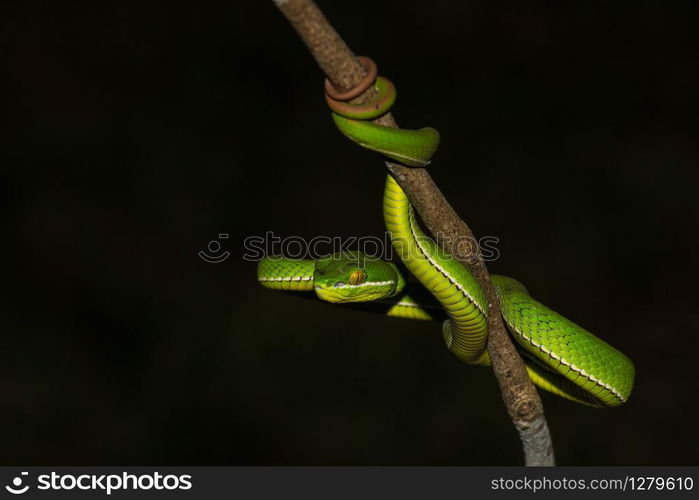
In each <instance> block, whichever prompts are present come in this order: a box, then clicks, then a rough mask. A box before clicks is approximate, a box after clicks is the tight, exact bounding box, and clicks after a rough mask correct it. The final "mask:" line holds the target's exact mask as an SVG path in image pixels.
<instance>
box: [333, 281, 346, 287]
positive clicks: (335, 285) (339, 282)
mask: <svg viewBox="0 0 699 500" xmlns="http://www.w3.org/2000/svg"><path fill="white" fill-rule="evenodd" d="M333 286H334V287H335V288H340V287H343V286H345V282H344V281H338V282H337V283H335V284H334V285H333Z"/></svg>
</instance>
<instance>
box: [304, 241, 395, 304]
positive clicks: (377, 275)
mask: <svg viewBox="0 0 699 500" xmlns="http://www.w3.org/2000/svg"><path fill="white" fill-rule="evenodd" d="M313 283H314V288H315V292H316V295H318V298H320V299H322V300H325V301H327V302H334V303H338V304H339V303H345V302H369V301H372V300H379V299H383V298H386V297H391V296H393V295H395V294H397V293H399V292H400V291H401V290H402V289H403V287H404V286H405V280H404V279H403V276H402V275H401V273H400V271H398V268H397V267H396V266H395V264H392V263H390V262H386V261H383V260H380V259H378V258H375V257H369V256H367V255H365V254H363V253H361V252H339V253H336V254H333V255H330V256H328V257H324V258H323V259H320V260H319V261H318V262H316V268H315V273H314V274H313Z"/></svg>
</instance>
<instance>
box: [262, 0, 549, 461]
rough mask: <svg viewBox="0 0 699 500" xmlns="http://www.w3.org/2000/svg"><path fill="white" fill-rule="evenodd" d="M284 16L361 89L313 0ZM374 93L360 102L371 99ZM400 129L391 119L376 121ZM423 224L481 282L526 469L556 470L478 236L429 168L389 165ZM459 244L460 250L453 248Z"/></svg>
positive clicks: (351, 61)
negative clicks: (550, 468)
mask: <svg viewBox="0 0 699 500" xmlns="http://www.w3.org/2000/svg"><path fill="white" fill-rule="evenodd" d="M274 2H275V4H276V5H277V7H279V10H281V11H282V13H283V14H284V15H285V16H286V18H287V19H288V20H289V22H290V23H291V25H292V26H293V27H294V29H295V30H296V31H297V33H298V34H299V35H300V36H301V39H302V40H303V41H304V43H305V44H306V46H307V47H308V49H309V50H310V52H311V54H312V55H313V57H314V58H315V60H316V61H317V63H318V65H319V66H320V68H321V69H322V70H323V72H324V73H325V75H326V76H327V77H328V79H330V81H331V82H332V83H333V84H334V86H335V88H337V89H338V90H346V89H350V88H352V87H353V86H354V85H356V84H357V83H358V82H359V81H360V80H361V78H362V77H363V76H364V68H363V67H362V66H361V64H360V63H359V62H357V60H356V58H355V56H354V54H353V53H352V51H350V49H349V47H348V46H347V45H346V44H345V42H344V41H343V40H342V38H340V36H339V35H338V34H337V32H336V31H335V30H334V29H333V27H332V26H331V25H330V23H329V22H328V20H327V19H326V18H325V16H324V15H323V13H322V12H321V11H320V9H319V8H318V6H317V5H316V4H315V3H314V2H313V1H312V0H274ZM371 92H373V89H369V90H368V91H367V92H366V93H365V94H364V95H362V96H359V97H358V98H357V99H356V101H357V102H362V101H366V100H368V99H369V98H371V97H372V95H371ZM377 122H378V123H381V124H382V125H387V126H390V127H396V126H397V125H396V122H395V120H394V119H393V117H392V116H391V115H390V114H387V115H384V116H382V117H381V118H379V119H378V120H377ZM386 167H387V168H388V170H389V172H390V173H391V175H393V177H394V178H395V179H396V181H398V184H400V186H401V187H402V188H403V191H405V193H406V195H407V196H408V198H409V199H410V202H411V203H412V204H413V206H414V207H415V208H416V209H417V211H418V213H419V214H420V217H421V218H422V220H423V222H424V223H425V225H426V226H427V228H428V229H429V230H430V232H431V233H432V235H433V236H435V238H436V239H437V241H438V242H439V243H440V244H441V245H442V246H443V247H445V248H447V249H448V250H449V252H450V253H451V254H452V255H453V256H454V257H455V258H456V259H457V260H459V261H460V262H461V263H462V264H464V265H466V266H467V267H468V268H469V269H470V270H471V272H472V273H473V274H474V276H476V278H477V279H478V281H479V282H480V284H481V286H482V287H483V289H484V290H485V293H486V295H487V297H488V301H489V303H490V314H489V317H488V324H489V329H490V333H489V337H488V352H489V353H490V357H491V360H492V364H493V371H494V373H495V377H496V379H497V381H498V384H499V385H500V390H501V392H502V398H503V400H504V402H505V406H506V407H507V411H508V413H509V415H510V418H511V419H512V422H513V423H514V425H515V427H516V429H517V431H518V432H519V435H520V438H521V440H522V446H523V448H524V456H525V463H526V465H554V456H553V446H552V444H551V436H550V434H549V430H548V426H547V424H546V418H545V417H544V408H543V405H542V403H541V399H540V398H539V394H538V393H537V392H536V389H535V388H534V386H533V384H532V383H531V380H530V379H529V376H528V375H527V372H526V370H525V368H524V364H523V362H522V359H521V358H520V356H519V354H518V353H517V350H516V349H515V347H514V345H513V344H512V341H511V339H510V336H509V334H508V333H507V331H506V329H505V325H504V324H503V320H502V316H501V314H500V303H499V301H498V297H497V295H496V293H495V288H494V287H493V285H492V283H491V282H490V276H489V274H488V270H487V269H486V266H485V264H484V263H483V260H482V258H481V256H480V252H479V249H478V245H477V244H474V242H476V241H477V240H476V239H475V238H474V236H473V233H472V232H471V230H470V229H469V227H468V226H467V225H466V223H465V222H464V221H463V220H461V218H460V217H459V216H458V215H457V214H456V212H455V211H454V209H453V208H452V207H451V205H450V204H449V202H447V200H446V199H445V198H444V196H443V195H442V193H441V191H440V190H439V188H438V187H437V186H436V184H435V183H434V181H433V180H432V178H431V177H430V174H429V173H428V172H427V170H425V169H424V168H408V167H405V166H403V165H399V164H395V163H391V162H386ZM450 242H455V244H451V245H450V244H449V243H450Z"/></svg>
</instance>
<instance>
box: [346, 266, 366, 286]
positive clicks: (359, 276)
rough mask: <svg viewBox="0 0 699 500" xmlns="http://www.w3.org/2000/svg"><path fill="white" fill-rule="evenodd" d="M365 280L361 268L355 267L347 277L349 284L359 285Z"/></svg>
mask: <svg viewBox="0 0 699 500" xmlns="http://www.w3.org/2000/svg"><path fill="white" fill-rule="evenodd" d="M364 280H366V273H365V272H364V271H363V270H362V269H357V270H356V271H354V272H352V274H350V277H349V282H350V284H351V285H361V284H362V283H364Z"/></svg>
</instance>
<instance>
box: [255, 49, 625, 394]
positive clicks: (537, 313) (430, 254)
mask: <svg viewBox="0 0 699 500" xmlns="http://www.w3.org/2000/svg"><path fill="white" fill-rule="evenodd" d="M360 61H361V62H362V64H363V65H364V66H365V68H366V69H367V74H366V77H365V78H364V80H363V81H362V82H361V83H360V84H358V85H357V86H356V87H354V88H352V89H350V91H348V92H345V93H339V92H337V91H336V90H335V89H334V88H333V86H332V84H330V83H329V82H328V81H327V80H326V82H325V88H326V101H327V103H328V105H329V106H330V108H331V110H332V112H333V113H332V117H333V119H334V121H335V124H336V125H337V127H338V128H339V130H340V131H341V132H342V133H343V134H344V135H345V136H347V137H349V138H350V139H351V140H353V141H354V142H356V143H357V144H359V145H360V146H362V147H364V148H367V149H370V150H372V151H376V152H379V153H381V154H383V155H384V156H386V157H388V158H390V159H392V160H394V161H397V162H399V163H402V164H404V165H407V166H411V167H425V166H427V165H428V164H429V163H430V158H431V157H432V154H433V153H434V152H435V150H436V149H437V146H438V144H439V134H438V133H437V131H436V130H434V129H432V128H423V129H420V130H405V129H395V128H388V127H384V126H381V125H378V124H375V123H372V122H371V121H369V120H373V119H375V118H377V117H379V116H381V115H383V114H384V113H386V112H387V111H388V110H389V109H390V108H391V106H392V105H393V103H394V101H395V95H396V91H395V87H394V86H393V84H392V83H391V82H390V81H389V80H387V79H386V78H383V77H380V76H378V77H377V75H376V65H375V64H374V63H373V61H371V59H369V58H360ZM371 85H374V86H375V95H376V97H375V98H373V99H372V100H371V101H370V102H368V103H363V104H354V103H352V102H350V101H351V100H352V99H354V98H356V97H357V96H358V95H360V94H362V93H363V92H364V91H365V90H366V89H367V88H368V87H369V86H371ZM383 215H384V221H385V224H386V229H387V231H388V232H389V233H390V236H391V241H392V244H393V246H394V249H395V250H396V253H397V254H398V255H399V256H400V258H401V260H402V261H403V264H404V265H405V267H406V268H407V269H408V270H409V271H410V272H411V273H412V274H413V275H414V276H415V278H417V280H418V281H419V282H420V283H421V284H422V286H423V287H424V288H425V289H426V290H427V291H429V293H430V294H431V295H432V296H434V298H435V299H436V301H437V302H438V305H439V306H441V308H442V309H443V312H444V313H446V316H447V318H448V319H446V320H445V321H444V323H443V327H442V333H443V335H444V339H445V341H446V344H447V346H448V348H449V349H450V350H451V352H452V353H454V354H455V355H456V356H457V357H458V358H459V359H461V360H462V361H464V362H466V363H468V364H473V365H486V366H487V365H489V364H490V357H489V354H488V351H487V350H486V341H487V336H488V321H487V318H488V302H487V300H486V296H485V293H484V292H483V290H482V288H481V287H480V285H479V283H478V281H477V280H476V278H475V277H474V276H473V275H472V274H471V273H470V272H469V271H468V270H467V269H466V268H465V267H464V266H463V265H462V264H460V263H459V262H458V261H457V260H455V259H454V258H453V257H451V256H449V255H448V254H445V252H443V251H440V250H441V249H440V248H439V247H438V246H437V244H436V243H435V242H434V240H432V239H431V238H429V237H427V236H426V235H425V234H424V232H423V231H422V229H421V228H420V225H419V224H418V221H417V219H416V217H415V213H414V211H413V207H412V206H411V204H410V202H409V200H408V198H407V196H406V195H405V193H404V192H403V190H402V189H401V187H400V186H399V185H398V183H397V182H396V181H395V180H394V178H393V177H392V176H391V175H390V174H389V175H388V176H387V179H386V184H385V188H384V198H383ZM491 280H492V282H493V285H494V286H495V289H496V292H497V294H498V297H499V300H500V303H501V308H502V316H503V318H504V320H505V324H506V325H507V327H508V330H509V331H510V333H511V335H512V337H513V338H514V339H515V340H516V345H517V346H518V349H519V351H520V353H521V354H522V356H523V358H524V360H525V365H526V368H527V371H528V373H529V376H530V378H531V379H532V381H533V382H534V383H535V384H536V385H537V386H539V387H540V388H542V389H544V390H546V391H549V392H552V393H554V394H557V395H559V396H562V397H564V398H568V399H571V400H573V401H576V402H578V403H582V404H586V405H590V406H600V407H608V406H618V405H620V404H623V403H624V402H626V400H627V399H628V398H629V396H630V394H631V390H632V388H633V382H634V374H635V369H634V366H633V363H632V362H631V361H630V360H629V358H627V357H626V356H625V355H624V354H623V353H621V352H620V351H618V350H617V349H615V348H614V347H612V346H610V345H609V344H607V343H606V342H604V341H603V340H601V339H599V338H598V337H596V336H594V335H592V334H591V333H589V332H588V331H586V330H585V329H583V328H581V327H579V326H578V325H576V324H574V323H573V322H571V321H569V320H567V319H566V318H564V317H563V316H561V315H559V314H558V313H556V312H554V311H552V310H551V309H549V308H547V307H546V306H544V305H543V304H541V303H539V302H537V301H536V300H534V299H533V298H532V297H530V296H529V294H528V293H527V291H526V289H525V288H524V286H523V285H522V284H521V283H519V282H518V281H516V280H514V279H512V278H508V277H505V276H498V275H492V276H491ZM258 281H259V282H260V284H262V285H263V286H265V287H267V288H272V289H277V290H295V291H315V292H316V294H317V296H318V297H319V298H320V299H322V300H325V301H328V302H335V303H355V302H370V301H382V302H384V303H386V302H389V303H391V304H392V306H391V307H390V309H388V310H387V314H389V315H391V316H398V317H403V318H410V319H433V318H434V316H435V315H434V314H432V313H431V312H430V310H429V309H428V307H429V304H421V303H419V302H418V301H416V300H414V299H413V296H414V295H413V294H407V293H405V292H404V291H403V290H404V286H405V280H404V278H403V276H402V275H401V272H400V271H399V269H398V267H397V266H395V265H394V264H392V263H389V262H385V261H382V260H379V259H376V258H369V257H367V256H365V255H363V254H361V253H359V252H350V253H347V252H346V253H344V254H342V255H332V256H329V257H327V258H324V259H320V260H318V261H313V260H289V259H281V258H274V257H265V258H264V259H263V260H262V261H260V263H259V265H258Z"/></svg>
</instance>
